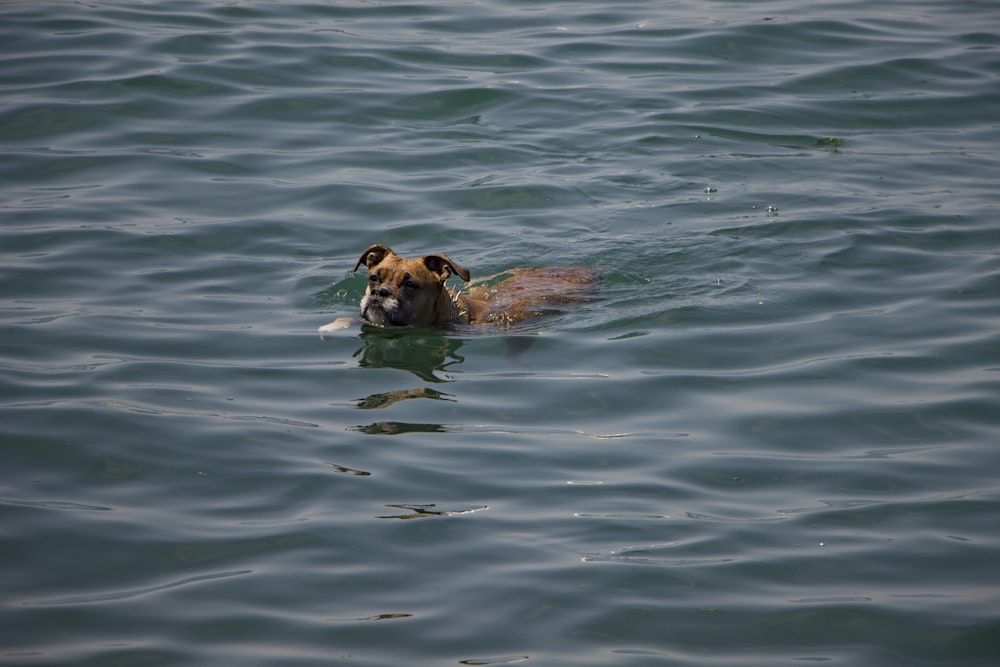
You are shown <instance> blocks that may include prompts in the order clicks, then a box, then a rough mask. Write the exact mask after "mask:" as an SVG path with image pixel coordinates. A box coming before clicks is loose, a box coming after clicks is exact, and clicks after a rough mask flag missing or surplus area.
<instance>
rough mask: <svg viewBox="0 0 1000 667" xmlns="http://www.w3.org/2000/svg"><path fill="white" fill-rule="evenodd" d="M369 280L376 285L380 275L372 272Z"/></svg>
mask: <svg viewBox="0 0 1000 667" xmlns="http://www.w3.org/2000/svg"><path fill="white" fill-rule="evenodd" d="M368 282H370V283H371V284H373V285H374V284H375V283H377V282H378V276H376V275H375V274H374V273H373V274H371V275H370V276H368Z"/></svg>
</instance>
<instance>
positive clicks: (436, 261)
mask: <svg viewBox="0 0 1000 667" xmlns="http://www.w3.org/2000/svg"><path fill="white" fill-rule="evenodd" d="M422 259H423V261H424V266H426V267H427V268H428V269H430V270H431V271H433V272H434V273H436V274H438V275H440V276H442V278H441V280H447V279H448V276H450V275H451V274H453V273H454V274H455V275H456V276H458V277H459V278H461V279H462V280H464V281H465V282H469V278H471V276H470V275H469V270H468V269H466V268H465V267H462V266H459V265H458V264H456V263H455V262H453V261H451V260H450V259H449V258H448V255H445V254H443V253H439V254H437V255H425V256H424V257H423V258H422Z"/></svg>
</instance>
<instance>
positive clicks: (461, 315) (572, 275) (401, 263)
mask: <svg viewBox="0 0 1000 667" xmlns="http://www.w3.org/2000/svg"><path fill="white" fill-rule="evenodd" d="M362 264H363V265H364V266H365V267H367V269H368V287H367V288H366V289H365V295H364V297H363V298H362V299H361V319H362V322H363V323H365V324H369V325H374V326H378V327H449V326H461V325H495V326H497V327H500V328H510V327H511V326H513V325H515V324H518V323H520V322H523V321H525V320H528V319H532V318H535V317H539V316H541V315H549V314H553V313H558V312H562V311H563V310H565V308H566V307H567V306H568V305H571V304H574V303H578V302H583V301H588V300H591V299H592V298H593V295H594V292H595V291H596V283H597V276H596V273H595V271H594V270H593V269H590V268H587V267H583V266H556V267H548V268H539V269H526V268H518V269H510V270H509V271H505V272H503V273H500V274H497V275H495V276H491V277H489V278H485V279H483V280H478V281H476V282H474V283H471V284H470V285H469V287H468V293H465V294H463V293H462V292H461V291H459V290H452V289H450V288H448V287H447V286H446V285H445V281H447V280H448V278H450V277H451V276H453V275H455V276H458V277H459V278H461V279H462V280H463V281H465V282H469V280H471V275H470V273H469V270H468V269H466V268H465V267H463V266H461V265H459V264H458V263H456V262H455V261H454V260H452V259H451V258H449V257H448V256H447V255H445V254H444V253H436V254H432V255H424V256H423V257H419V258H415V259H407V258H405V257H400V256H399V255H397V254H396V253H395V252H393V250H392V249H391V248H389V247H387V246H384V245H382V244H375V245H373V246H371V247H370V248H368V249H367V250H365V251H364V252H363V253H362V254H361V258H360V259H358V263H357V264H355V265H354V270H355V271H357V270H358V269H359V268H361V265H362ZM356 322H357V320H356V319H355V318H344V317H342V318H338V319H336V320H334V321H333V322H330V323H329V324H326V325H323V326H322V327H320V331H321V332H328V331H333V330H335V329H343V328H346V327H348V326H350V325H351V324H354V323H356Z"/></svg>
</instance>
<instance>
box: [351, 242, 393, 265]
mask: <svg viewBox="0 0 1000 667" xmlns="http://www.w3.org/2000/svg"><path fill="white" fill-rule="evenodd" d="M395 254H396V253H394V252H393V251H392V248H390V247H388V246H384V245H382V244H381V243H376V244H375V245H373V246H372V247H370V248H368V250H365V251H364V252H363V253H361V259H359V260H358V263H357V264H355V265H354V270H355V271H357V270H358V268H359V267H360V266H361V265H362V264H364V265H365V266H367V267H368V268H369V269H370V268H372V267H373V266H375V265H376V264H380V263H381V262H382V260H383V259H385V258H386V256H387V255H395Z"/></svg>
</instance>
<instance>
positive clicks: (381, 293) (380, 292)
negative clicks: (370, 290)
mask: <svg viewBox="0 0 1000 667" xmlns="http://www.w3.org/2000/svg"><path fill="white" fill-rule="evenodd" d="M375 294H376V295H378V296H380V297H382V298H385V297H387V296H389V294H391V292H389V288H387V287H379V288H378V289H377V290H375Z"/></svg>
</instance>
